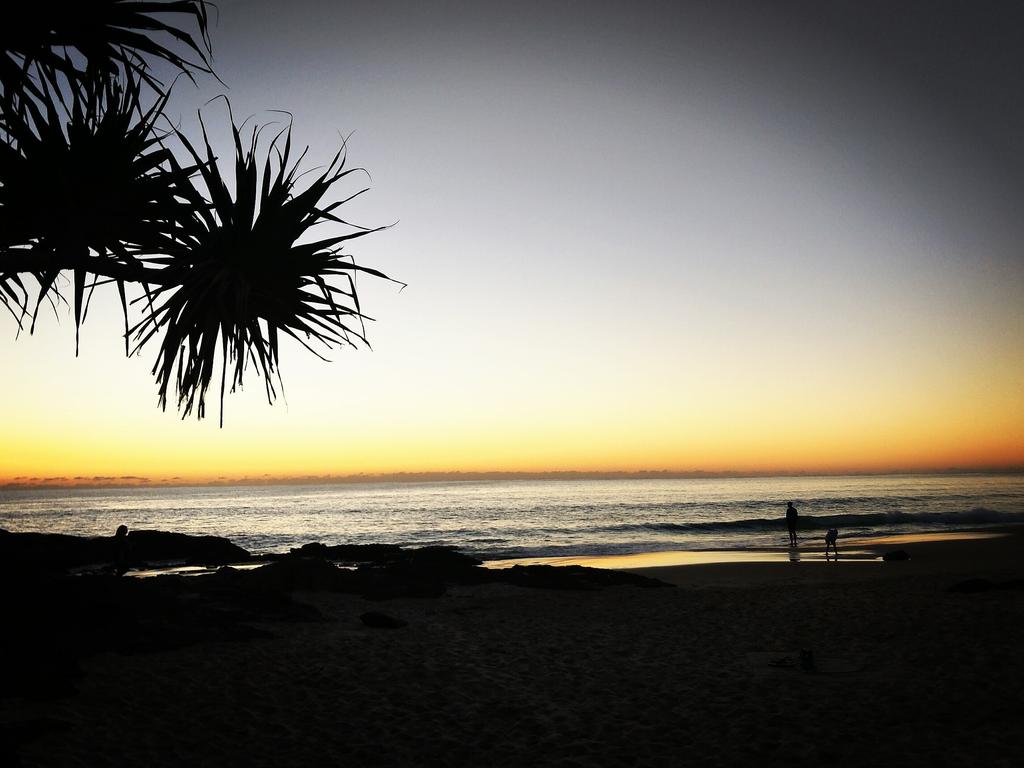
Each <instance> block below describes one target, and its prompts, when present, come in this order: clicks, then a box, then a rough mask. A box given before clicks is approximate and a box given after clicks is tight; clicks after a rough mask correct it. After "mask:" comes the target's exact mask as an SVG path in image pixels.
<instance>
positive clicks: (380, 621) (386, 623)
mask: <svg viewBox="0 0 1024 768" xmlns="http://www.w3.org/2000/svg"><path fill="white" fill-rule="evenodd" d="M359 620H360V621H362V622H363V624H365V625H366V626H368V627H373V628H375V629H401V628H402V627H405V626H408V624H409V622H407V621H402V620H401V619H396V618H395V617H394V616H388V615H387V614H386V613H380V612H379V611H367V612H366V613H364V614H363V615H362V616H360V617H359Z"/></svg>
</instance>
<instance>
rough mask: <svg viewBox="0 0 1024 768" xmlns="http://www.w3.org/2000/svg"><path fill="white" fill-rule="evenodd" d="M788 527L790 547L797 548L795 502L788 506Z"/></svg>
mask: <svg viewBox="0 0 1024 768" xmlns="http://www.w3.org/2000/svg"><path fill="white" fill-rule="evenodd" d="M786 527H787V528H789V546H791V547H795V546H796V507H794V506H793V502H792V501H791V502H789V504H788V505H786Z"/></svg>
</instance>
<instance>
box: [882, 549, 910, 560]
mask: <svg viewBox="0 0 1024 768" xmlns="http://www.w3.org/2000/svg"><path fill="white" fill-rule="evenodd" d="M882 559H883V560H885V562H887V563H891V562H893V561H894V560H909V559H910V553H909V552H907V550H905V549H894V550H892V551H891V552H886V553H885V554H884V555H882Z"/></svg>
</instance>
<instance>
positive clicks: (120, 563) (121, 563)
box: [114, 525, 129, 576]
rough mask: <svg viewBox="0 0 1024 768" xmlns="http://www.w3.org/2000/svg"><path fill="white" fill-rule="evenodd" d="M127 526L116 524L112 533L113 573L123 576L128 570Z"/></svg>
mask: <svg viewBox="0 0 1024 768" xmlns="http://www.w3.org/2000/svg"><path fill="white" fill-rule="evenodd" d="M128 556H129V553H128V526H127V525H119V526H117V533H115V534H114V573H115V574H117V575H118V576H124V575H125V574H126V573H127V572H128Z"/></svg>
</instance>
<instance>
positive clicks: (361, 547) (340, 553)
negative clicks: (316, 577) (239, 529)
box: [271, 542, 403, 565]
mask: <svg viewBox="0 0 1024 768" xmlns="http://www.w3.org/2000/svg"><path fill="white" fill-rule="evenodd" d="M402 551H403V550H402V548H401V547H400V546H398V545H397V544H334V545H327V544H321V543H320V542H312V543H309V544H303V545H302V546H301V547H298V548H297V549H292V550H291V551H289V552H288V554H287V555H280V556H276V559H279V558H280V557H320V558H323V559H324V560H333V561H334V562H336V563H346V564H352V565H355V564H359V563H384V562H388V561H390V560H394V559H395V558H397V557H399V556H401V553H402ZM271 557H275V556H271Z"/></svg>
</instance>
